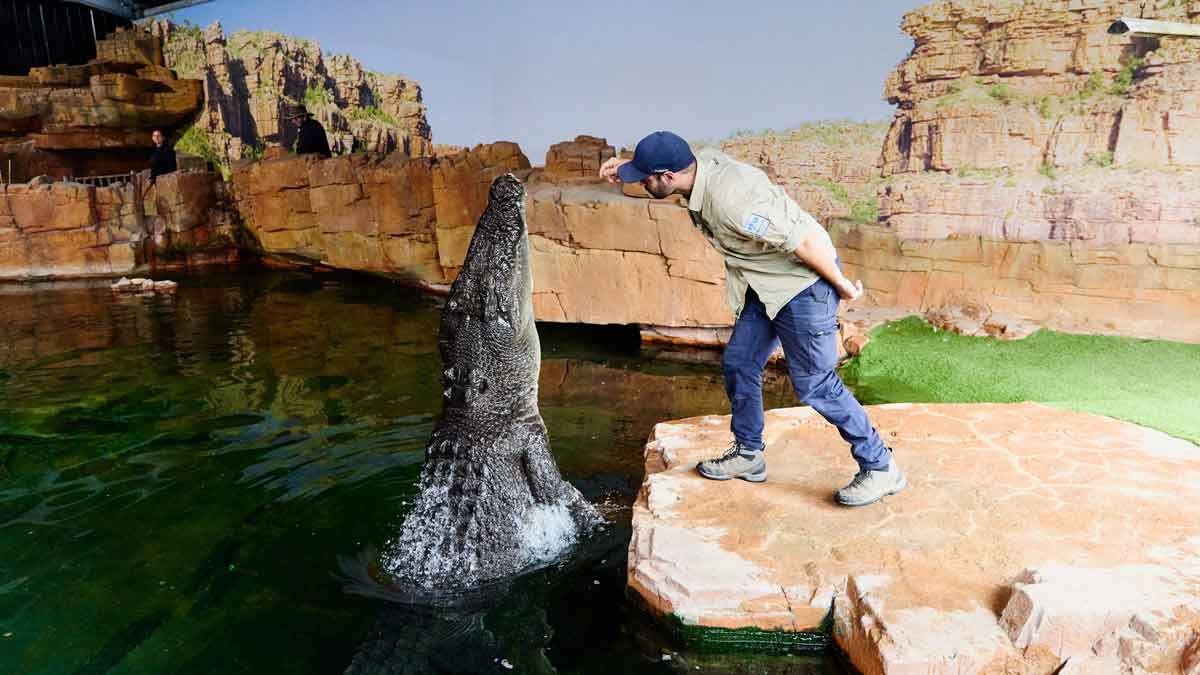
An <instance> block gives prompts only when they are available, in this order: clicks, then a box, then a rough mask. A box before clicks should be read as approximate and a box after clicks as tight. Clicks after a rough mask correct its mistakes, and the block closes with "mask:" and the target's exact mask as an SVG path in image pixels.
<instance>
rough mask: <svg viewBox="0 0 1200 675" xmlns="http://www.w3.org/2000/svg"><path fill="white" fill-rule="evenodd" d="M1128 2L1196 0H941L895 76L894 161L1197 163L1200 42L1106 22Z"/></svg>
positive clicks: (890, 155) (890, 166)
mask: <svg viewBox="0 0 1200 675" xmlns="http://www.w3.org/2000/svg"><path fill="white" fill-rule="evenodd" d="M1122 14H1125V15H1129V14H1132V15H1134V16H1137V15H1139V14H1141V15H1143V18H1147V19H1161V20H1168V21H1184V22H1187V21H1189V20H1192V19H1194V18H1195V17H1196V16H1197V15H1200V7H1197V6H1196V4H1195V3H1194V2H1178V3H1176V2H1167V3H1134V2H1123V1H1121V0H1089V1H1084V2H1081V1H1079V0H1036V1H1034V2H1020V3H1017V2H1000V3H996V2H980V1H974V0H966V1H963V0H956V1H952V2H936V3H930V4H928V5H925V6H923V7H921V8H919V9H916V10H913V11H912V12H909V13H908V14H906V15H905V17H904V21H903V23H902V28H903V29H904V31H905V32H907V33H908V34H910V35H912V36H913V39H914V40H915V41H916V47H915V48H914V49H913V52H912V53H911V54H910V55H909V56H908V58H907V59H905V60H904V62H903V63H901V64H900V65H899V66H898V67H897V68H896V70H895V71H894V72H892V74H891V75H890V76H889V77H888V80H887V83H886V85H885V96H886V97H887V98H888V100H890V101H891V102H892V103H894V104H896V105H898V106H899V107H900V110H899V111H898V112H897V114H896V120H895V122H894V123H893V124H892V128H891V129H890V130H889V132H888V138H887V142H886V144H885V146H884V151H883V169H884V173H885V174H888V175H890V174H894V173H906V172H921V171H928V170H936V171H950V170H956V169H971V168H973V169H1012V170H1029V171H1032V170H1035V169H1037V168H1038V167H1039V166H1042V165H1047V166H1054V167H1071V166H1083V165H1085V164H1087V163H1088V162H1096V163H1105V164H1108V163H1111V164H1114V165H1116V166H1122V165H1129V164H1142V165H1147V166H1176V167H1190V168H1200V140H1197V138H1198V137H1200V135H1198V134H1197V131H1200V96H1198V95H1197V94H1200V43H1198V42H1197V41H1195V40H1187V39H1179V38H1163V39H1162V40H1157V39H1145V38H1131V37H1129V36H1128V35H1110V34H1108V32H1107V29H1108V26H1109V24H1110V23H1111V22H1112V21H1113V20H1114V19H1115V18H1116V17H1117V16H1120V15H1122Z"/></svg>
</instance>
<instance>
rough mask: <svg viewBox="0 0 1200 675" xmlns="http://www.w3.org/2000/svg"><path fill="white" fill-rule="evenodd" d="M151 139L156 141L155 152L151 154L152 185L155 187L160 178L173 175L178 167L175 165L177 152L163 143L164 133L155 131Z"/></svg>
mask: <svg viewBox="0 0 1200 675" xmlns="http://www.w3.org/2000/svg"><path fill="white" fill-rule="evenodd" d="M150 139H151V140H153V141H154V152H152V153H150V184H151V185H154V181H155V180H157V179H158V177H159V176H161V175H163V174H167V173H171V172H173V171H175V169H177V168H178V167H177V166H176V164H175V150H174V149H173V148H172V147H171V146H169V145H167V144H166V143H164V142H163V133H162V132H161V131H159V130H158V129H155V130H154V133H153V134H151V135H150Z"/></svg>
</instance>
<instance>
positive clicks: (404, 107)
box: [149, 20, 432, 169]
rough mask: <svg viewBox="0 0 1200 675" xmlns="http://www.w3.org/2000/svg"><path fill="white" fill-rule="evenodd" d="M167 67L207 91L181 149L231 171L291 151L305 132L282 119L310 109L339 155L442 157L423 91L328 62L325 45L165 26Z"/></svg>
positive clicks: (345, 60)
mask: <svg viewBox="0 0 1200 675" xmlns="http://www.w3.org/2000/svg"><path fill="white" fill-rule="evenodd" d="M149 27H150V29H151V30H152V31H153V32H154V33H155V34H157V35H160V36H162V38H163V54H164V55H165V57H166V62H167V65H168V66H169V67H171V68H173V69H175V70H176V71H177V72H179V73H180V74H181V76H184V77H197V78H200V79H201V80H203V81H204V93H205V98H206V101H207V103H206V107H205V109H204V111H203V112H202V113H201V115H200V117H199V119H198V120H197V121H196V123H195V125H194V126H193V127H192V128H191V129H189V130H188V132H187V133H185V134H184V136H183V138H182V139H181V141H180V142H181V145H180V146H178V147H179V149H181V150H184V151H186V152H190V153H192V154H199V155H201V156H205V157H206V158H207V159H210V160H213V161H215V162H216V163H218V164H220V165H222V167H223V168H225V169H228V167H229V166H230V165H231V164H232V163H234V162H236V161H238V160H241V159H243V158H253V157H257V156H260V155H261V153H262V150H263V149H264V148H265V147H266V146H267V145H283V146H291V144H292V142H293V141H294V139H295V129H294V128H293V127H291V126H290V125H288V123H287V121H286V120H283V119H281V117H282V115H283V114H285V113H286V111H287V108H288V107H289V106H291V105H294V104H296V103H303V104H305V105H306V106H307V107H308V109H309V111H310V112H312V113H313V115H314V116H315V117H316V118H317V119H318V120H319V121H320V122H321V123H322V124H323V125H324V126H325V130H326V133H327V134H328V136H329V145H330V148H331V149H332V150H333V152H334V153H335V154H345V153H348V152H351V151H352V150H353V151H369V152H374V153H379V154H387V153H391V152H400V153H402V154H404V155H406V156H412V157H418V156H424V155H429V154H431V152H432V142H431V135H430V129H429V124H428V122H427V121H426V119H425V105H424V103H423V102H422V100H421V87H420V85H419V84H418V83H417V82H416V81H415V80H411V79H408V78H406V77H404V76H401V75H387V74H383V73H376V72H372V71H369V70H366V69H365V68H363V66H362V64H360V63H359V62H358V61H356V60H354V59H353V58H351V57H350V56H347V55H342V54H338V55H327V54H325V53H323V52H322V51H321V47H320V45H319V44H317V43H316V42H315V41H312V40H305V39H300V38H294V37H289V36H286V35H281V34H279V33H270V32H250V31H238V32H235V33H233V34H232V35H229V36H228V37H226V35H225V32H224V30H223V29H222V27H221V24H220V23H213V24H212V25H210V26H209V27H208V28H206V29H204V30H201V29H200V28H198V27H196V26H191V25H188V24H175V23H171V22H170V21H165V20H157V21H153V22H151V23H150V24H149Z"/></svg>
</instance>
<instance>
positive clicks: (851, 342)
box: [842, 335, 871, 356]
mask: <svg viewBox="0 0 1200 675" xmlns="http://www.w3.org/2000/svg"><path fill="white" fill-rule="evenodd" d="M870 341H871V338H869V337H867V336H866V335H851V336H850V337H848V338H846V339H845V340H843V341H842V345H843V349H845V351H846V353H847V354H849V355H850V356H858V355H859V354H861V353H862V350H863V349H865V348H866V346H867V344H868V343H869V342H870Z"/></svg>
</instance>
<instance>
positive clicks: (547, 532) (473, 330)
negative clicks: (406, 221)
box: [383, 174, 601, 590]
mask: <svg viewBox="0 0 1200 675" xmlns="http://www.w3.org/2000/svg"><path fill="white" fill-rule="evenodd" d="M524 202H525V190H524V187H523V186H522V185H521V182H520V181H519V180H517V179H516V178H514V177H513V176H512V174H507V175H504V176H500V177H499V178H497V179H496V180H495V181H494V182H493V183H492V185H491V190H490V195H489V199H488V205H487V209H486V210H485V211H484V212H483V215H482V216H481V217H480V219H479V224H478V226H477V227H476V228H475V234H474V235H473V236H472V238H471V244H470V247H469V248H468V250H467V257H466V259H465V261H464V262H463V266H462V269H461V272H460V273H459V275H458V277H457V278H456V279H455V280H454V285H453V286H452V287H451V289H450V299H449V300H447V302H446V306H445V308H444V309H443V310H442V322H441V330H440V332H439V334H438V351H439V352H440V354H441V357H442V365H443V366H444V367H445V371H444V372H443V385H444V386H445V388H446V389H445V397H444V398H445V401H444V408H443V411H442V417H441V419H440V420H439V421H438V425H437V427H435V428H434V430H433V435H432V438H430V441H429V444H428V446H426V449H425V463H424V465H423V466H422V469H421V493H420V495H419V496H418V498H417V501H416V504H415V505H414V506H413V509H412V511H411V512H410V513H409V515H408V516H407V517H406V518H405V521H404V524H403V525H402V526H401V528H400V534H399V535H398V536H397V538H396V540H395V541H394V542H393V543H392V544H391V545H390V546H389V547H388V550H387V552H386V553H385V555H384V560H383V566H384V568H385V569H386V570H387V571H388V573H389V574H391V575H392V576H393V577H394V578H395V579H396V580H397V581H400V582H404V583H408V584H417V585H420V586H425V587H429V588H437V589H439V590H447V589H456V588H473V587H475V586H478V585H480V584H482V583H486V582H489V581H495V580H498V579H502V578H505V577H509V576H512V575H514V574H516V573H518V572H520V571H522V570H524V569H526V568H528V567H529V566H530V565H534V564H538V563H547V562H550V561H551V560H553V559H554V558H555V557H557V556H558V555H560V554H561V553H562V552H563V551H564V550H565V549H566V548H567V547H569V546H571V545H572V544H574V543H575V542H576V541H577V540H578V539H579V538H580V537H581V536H583V535H586V534H588V533H590V532H591V531H592V529H593V528H595V526H597V525H599V524H600V522H601V519H600V515H599V513H598V512H597V511H596V509H595V507H594V506H592V505H591V504H589V503H588V502H587V501H586V500H585V499H584V498H583V496H582V495H581V494H580V493H579V491H578V490H576V489H575V488H574V486H572V485H571V484H570V483H567V482H566V481H564V480H563V478H562V475H561V474H559V472H558V465H557V464H555V462H554V455H553V454H551V452H550V439H549V434H548V433H547V432H546V425H545V423H544V422H543V421H542V416H541V414H540V413H539V412H538V375H539V370H540V366H541V346H540V344H539V342H538V334H537V327H536V326H535V325H534V316H533V274H532V272H531V270H530V256H529V237H528V232H527V229H526V225H525V206H524Z"/></svg>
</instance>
